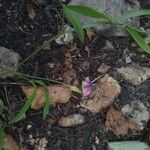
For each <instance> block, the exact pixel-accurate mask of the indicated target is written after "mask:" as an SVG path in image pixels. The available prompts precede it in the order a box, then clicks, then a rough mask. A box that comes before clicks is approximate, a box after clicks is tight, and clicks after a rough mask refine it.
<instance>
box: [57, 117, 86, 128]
mask: <svg viewBox="0 0 150 150" xmlns="http://www.w3.org/2000/svg"><path fill="white" fill-rule="evenodd" d="M84 122H85V118H84V116H83V115H81V114H72V115H69V116H66V117H61V118H60V119H59V120H58V123H59V125H60V126H62V127H72V126H77V125H81V124H83V123H84Z"/></svg>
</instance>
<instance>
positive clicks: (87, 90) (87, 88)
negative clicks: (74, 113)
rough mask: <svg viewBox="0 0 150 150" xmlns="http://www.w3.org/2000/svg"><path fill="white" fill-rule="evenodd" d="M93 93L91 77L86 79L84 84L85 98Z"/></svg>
mask: <svg viewBox="0 0 150 150" xmlns="http://www.w3.org/2000/svg"><path fill="white" fill-rule="evenodd" d="M91 91H92V82H91V80H90V78H89V77H86V78H85V81H83V82H82V93H83V96H85V97H87V96H89V95H90V93H91Z"/></svg>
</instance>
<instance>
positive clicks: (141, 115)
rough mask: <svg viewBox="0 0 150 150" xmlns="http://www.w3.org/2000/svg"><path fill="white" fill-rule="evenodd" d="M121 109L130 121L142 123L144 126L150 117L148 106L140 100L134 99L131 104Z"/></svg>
mask: <svg viewBox="0 0 150 150" xmlns="http://www.w3.org/2000/svg"><path fill="white" fill-rule="evenodd" d="M121 111H122V112H123V114H124V115H125V116H126V117H127V119H128V120H129V121H131V122H133V123H136V124H138V125H140V126H141V127H142V128H143V126H144V125H146V124H147V122H148V120H149V119H150V113H149V110H148V108H147V107H146V106H145V105H144V104H143V103H142V102H141V101H139V100H138V101H137V100H134V101H132V102H131V104H130V105H129V104H127V105H125V106H123V107H122V109H121Z"/></svg>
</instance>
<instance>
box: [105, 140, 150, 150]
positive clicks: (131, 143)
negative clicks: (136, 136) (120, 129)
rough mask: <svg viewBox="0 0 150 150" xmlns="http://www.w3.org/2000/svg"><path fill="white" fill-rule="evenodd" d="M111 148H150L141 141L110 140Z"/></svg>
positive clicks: (114, 149)
mask: <svg viewBox="0 0 150 150" xmlns="http://www.w3.org/2000/svg"><path fill="white" fill-rule="evenodd" d="M108 149H109V150H149V146H148V145H147V144H145V143H143V142H139V141H122V142H109V143H108Z"/></svg>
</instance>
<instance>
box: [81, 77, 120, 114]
mask: <svg viewBox="0 0 150 150" xmlns="http://www.w3.org/2000/svg"><path fill="white" fill-rule="evenodd" d="M120 92H121V87H120V85H119V84H118V82H117V81H116V80H115V79H113V78H112V77H110V76H108V75H105V76H104V77H103V78H102V79H100V80H99V81H98V82H97V83H96V84H95V85H93V89H92V92H91V94H90V96H89V98H87V99H86V100H83V101H82V102H81V103H80V106H81V107H84V108H86V109H88V110H90V111H91V112H93V113H99V112H100V111H101V110H102V109H104V108H107V107H108V106H110V105H111V104H112V103H113V102H114V101H115V98H116V97H117V96H118V95H119V94H120Z"/></svg>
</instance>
